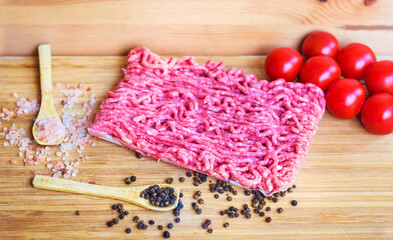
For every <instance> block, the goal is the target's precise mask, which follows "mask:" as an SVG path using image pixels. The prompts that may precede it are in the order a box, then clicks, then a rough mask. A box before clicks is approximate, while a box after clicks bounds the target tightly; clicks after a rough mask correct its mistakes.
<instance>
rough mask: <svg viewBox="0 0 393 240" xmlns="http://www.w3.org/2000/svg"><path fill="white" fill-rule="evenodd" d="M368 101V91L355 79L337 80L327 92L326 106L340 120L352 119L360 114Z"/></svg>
mask: <svg viewBox="0 0 393 240" xmlns="http://www.w3.org/2000/svg"><path fill="white" fill-rule="evenodd" d="M364 100H366V90H365V89H364V87H363V85H362V84H361V83H360V82H359V81H358V80H356V79H353V78H342V79H337V80H335V81H334V82H333V83H332V84H331V85H330V86H329V88H328V90H327V92H326V106H327V109H328V110H329V112H330V113H332V114H333V115H334V116H336V117H338V118H343V119H350V118H354V117H356V115H358V114H359V112H360V109H361V108H362V104H363V102H364Z"/></svg>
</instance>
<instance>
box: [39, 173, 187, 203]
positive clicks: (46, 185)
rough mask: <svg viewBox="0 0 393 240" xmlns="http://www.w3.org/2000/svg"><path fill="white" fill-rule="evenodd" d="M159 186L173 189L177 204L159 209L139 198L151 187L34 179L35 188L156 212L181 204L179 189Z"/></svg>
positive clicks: (47, 178)
mask: <svg viewBox="0 0 393 240" xmlns="http://www.w3.org/2000/svg"><path fill="white" fill-rule="evenodd" d="M157 185H158V186H159V187H160V188H162V187H170V188H173V189H174V190H175V191H174V195H176V196H177V198H176V202H175V203H174V204H172V205H169V206H167V207H157V206H154V205H151V204H150V202H149V199H144V198H141V197H140V196H139V195H140V193H141V192H142V191H143V190H144V189H146V188H148V187H150V186H140V187H127V188H124V187H107V186H102V185H96V184H89V183H82V182H76V181H71V180H66V179H62V178H54V177H48V176H42V175H35V177H34V179H33V186H34V187H35V188H41V189H47V190H54V191H61V192H71V193H79V194H85V195H92V196H97V197H105V198H113V199H118V200H122V201H125V202H129V203H132V204H135V205H138V206H140V207H143V208H147V209H151V210H155V211H168V210H172V209H174V208H175V207H176V206H177V204H178V202H179V194H180V191H179V189H178V188H176V187H174V186H172V185H169V184H157Z"/></svg>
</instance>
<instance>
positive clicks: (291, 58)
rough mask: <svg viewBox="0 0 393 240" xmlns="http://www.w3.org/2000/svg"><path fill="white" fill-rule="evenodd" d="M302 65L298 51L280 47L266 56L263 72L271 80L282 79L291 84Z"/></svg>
mask: <svg viewBox="0 0 393 240" xmlns="http://www.w3.org/2000/svg"><path fill="white" fill-rule="evenodd" d="M302 63H303V58H302V56H301V55H300V53H299V52H298V51H296V50H295V49H293V48H289V47H280V48H276V49H274V50H273V51H271V52H270V53H269V54H268V55H267V57H266V61H265V71H266V74H267V76H268V77H269V78H270V79H271V80H276V79H278V78H284V79H285V81H287V82H293V81H295V79H296V76H297V74H298V73H299V70H300V67H301V66H302Z"/></svg>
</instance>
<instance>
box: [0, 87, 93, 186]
mask: <svg viewBox="0 0 393 240" xmlns="http://www.w3.org/2000/svg"><path fill="white" fill-rule="evenodd" d="M56 87H62V86H61V85H60V84H57V85H56ZM60 91H61V93H62V94H63V95H64V97H65V99H63V100H62V101H61V105H62V116H61V118H62V121H63V124H64V126H65V128H66V136H65V139H64V141H63V143H62V144H60V145H59V146H53V147H48V146H46V147H45V146H40V145H38V144H37V143H36V142H35V140H33V139H32V137H31V134H29V136H27V135H26V133H27V132H31V129H24V128H18V127H17V126H16V125H15V124H12V125H11V126H3V129H2V131H1V132H0V138H3V139H4V140H5V141H4V142H3V146H4V147H8V146H9V145H15V146H16V147H17V148H18V149H19V152H18V153H17V156H19V158H20V159H23V162H24V164H25V165H26V166H32V165H38V164H39V163H40V162H45V163H46V166H47V167H48V168H50V169H51V170H52V172H53V177H63V178H69V177H71V176H72V177H75V176H76V174H77V173H78V170H77V168H76V167H77V166H78V165H79V163H80V162H81V161H84V160H86V159H87V156H85V155H84V153H83V150H84V149H85V146H86V145H90V146H94V145H95V143H93V141H92V140H91V139H90V135H89V134H88V132H87V128H88V127H89V126H90V125H91V124H92V120H93V111H94V110H93V109H94V104H95V103H96V97H95V94H94V93H92V92H91V88H89V87H88V88H86V87H85V86H84V84H80V85H79V86H78V87H76V86H73V85H70V84H67V85H66V87H65V88H62V89H60ZM11 96H12V97H14V98H17V97H18V94H17V93H13V94H12V95H11ZM80 98H87V99H88V100H87V101H86V102H82V106H79V104H78V100H80ZM80 107H82V110H77V109H80ZM38 111H39V104H38V103H37V101H35V100H32V99H29V98H23V97H22V98H20V99H19V100H18V101H17V102H16V107H15V109H14V111H10V110H8V109H6V108H3V109H2V113H0V121H2V122H0V124H2V125H6V124H7V122H6V121H8V122H9V121H11V122H12V120H15V119H16V118H17V117H31V114H32V113H33V114H36V113H38ZM28 114H30V115H28ZM31 120H32V121H34V119H31ZM17 156H16V157H15V159H17V158H18V157H17ZM15 159H14V157H13V159H11V160H10V162H11V163H17V162H18V161H17V160H15Z"/></svg>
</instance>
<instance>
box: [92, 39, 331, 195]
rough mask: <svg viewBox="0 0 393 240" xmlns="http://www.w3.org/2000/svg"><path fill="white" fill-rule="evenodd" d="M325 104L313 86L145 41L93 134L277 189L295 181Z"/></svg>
mask: <svg viewBox="0 0 393 240" xmlns="http://www.w3.org/2000/svg"><path fill="white" fill-rule="evenodd" d="M324 109H325V98H324V93H323V92H322V91H321V90H320V89H319V88H318V87H316V86H315V85H313V84H302V83H292V82H285V81H284V80H282V79H279V80H276V81H273V82H268V81H265V80H262V81H259V80H258V79H257V78H256V76H255V75H253V74H244V73H243V71H242V70H240V69H235V68H230V69H229V70H225V66H224V63H222V62H213V61H207V62H205V63H197V62H196V61H195V60H194V58H193V57H182V58H179V59H175V58H171V59H167V58H163V57H160V56H158V55H156V54H154V53H152V52H151V51H150V50H148V49H146V48H144V47H139V48H136V49H134V50H132V51H131V52H130V53H129V55H128V66H127V68H126V69H124V78H123V79H122V80H121V81H120V82H119V84H118V86H117V88H116V90H115V91H113V92H108V98H107V99H106V100H105V101H104V102H103V103H102V105H101V108H100V112H99V113H98V114H97V116H96V119H95V121H94V124H93V125H92V126H91V127H90V129H89V132H90V133H91V134H92V135H94V136H97V137H100V138H105V139H107V140H110V141H114V142H117V143H120V144H122V145H124V146H126V147H128V148H129V149H131V150H134V151H137V152H140V153H141V154H143V155H145V156H148V157H153V158H156V159H158V160H164V161H168V162H171V163H173V164H176V165H179V166H182V167H185V168H188V169H191V170H194V171H198V172H202V173H205V174H208V175H210V176H212V177H215V178H218V179H221V180H225V181H230V182H232V183H233V182H236V183H238V184H240V185H241V186H244V187H247V188H252V189H260V190H263V191H264V192H265V193H266V194H270V193H273V192H276V191H280V190H284V189H286V188H287V187H288V186H289V185H290V184H291V183H293V181H294V180H295V178H296V176H297V174H298V172H299V169H300V165H301V163H302V162H303V160H304V158H305V156H306V153H307V150H308V148H309V147H310V144H311V141H312V138H313V136H314V134H315V133H316V130H317V127H318V122H319V120H320V119H321V117H322V115H323V113H324Z"/></svg>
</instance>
